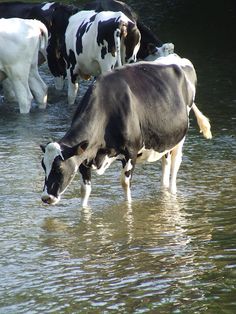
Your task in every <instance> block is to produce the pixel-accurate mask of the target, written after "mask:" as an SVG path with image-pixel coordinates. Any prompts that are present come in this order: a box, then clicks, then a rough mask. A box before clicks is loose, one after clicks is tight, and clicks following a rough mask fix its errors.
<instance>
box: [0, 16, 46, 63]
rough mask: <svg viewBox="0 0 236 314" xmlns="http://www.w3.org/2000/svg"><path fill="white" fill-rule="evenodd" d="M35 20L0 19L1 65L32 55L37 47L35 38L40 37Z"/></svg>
mask: <svg viewBox="0 0 236 314" xmlns="http://www.w3.org/2000/svg"><path fill="white" fill-rule="evenodd" d="M39 23H40V22H39V21H36V20H24V19H19V18H11V19H0V41H1V42H4V46H1V48H0V51H1V58H0V59H1V63H2V64H4V63H9V62H10V63H14V62H18V60H20V59H21V57H22V56H23V58H24V60H25V61H26V60H27V56H31V55H32V53H34V51H35V48H36V47H37V46H38V40H35V38H36V37H38V36H39V35H40V28H39V27H38V24H39Z"/></svg>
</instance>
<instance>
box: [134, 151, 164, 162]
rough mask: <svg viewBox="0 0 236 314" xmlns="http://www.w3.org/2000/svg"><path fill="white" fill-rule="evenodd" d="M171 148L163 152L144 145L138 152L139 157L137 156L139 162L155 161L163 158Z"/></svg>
mask: <svg viewBox="0 0 236 314" xmlns="http://www.w3.org/2000/svg"><path fill="white" fill-rule="evenodd" d="M168 151H169V150H166V151H164V152H162V153H158V152H156V151H155V150H153V149H146V148H145V147H143V148H142V149H141V150H140V151H139V152H138V155H139V156H138V157H137V163H139V162H144V161H147V162H154V161H157V160H159V159H161V157H162V156H164V155H165V154H166V153H167V152H168Z"/></svg>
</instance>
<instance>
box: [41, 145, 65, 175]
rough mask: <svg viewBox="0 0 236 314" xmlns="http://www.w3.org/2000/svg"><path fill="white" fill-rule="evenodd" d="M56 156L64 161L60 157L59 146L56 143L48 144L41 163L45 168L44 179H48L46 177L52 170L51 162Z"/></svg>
mask: <svg viewBox="0 0 236 314" xmlns="http://www.w3.org/2000/svg"><path fill="white" fill-rule="evenodd" d="M57 156H61V158H62V159H64V158H63V156H62V151H61V147H60V145H59V144H58V143H56V142H54V143H49V144H48V145H47V146H46V149H45V154H44V157H43V162H44V165H45V168H46V178H48V176H49V174H50V172H51V170H52V164H53V161H54V160H55V158H56V157H57Z"/></svg>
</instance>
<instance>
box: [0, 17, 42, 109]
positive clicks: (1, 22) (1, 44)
mask: <svg viewBox="0 0 236 314" xmlns="http://www.w3.org/2000/svg"><path fill="white" fill-rule="evenodd" d="M47 43H48V31H47V28H46V27H45V25H44V24H43V23H42V22H40V21H38V20H24V19H20V18H10V19H0V82H1V81H3V80H4V79H6V78H7V79H8V81H9V82H8V83H9V84H10V86H12V88H13V91H14V94H15V97H16V100H17V102H18V103H19V107H20V113H28V112H29V111H30V108H31V101H32V99H33V98H35V100H36V102H37V103H38V105H39V108H43V109H44V108H45V107H46V104H47V86H46V84H45V83H44V82H43V80H42V79H41V77H40V75H39V72H38V52H39V51H40V52H41V53H42V54H43V55H44V56H45V57H46V48H47ZM9 84H8V86H9Z"/></svg>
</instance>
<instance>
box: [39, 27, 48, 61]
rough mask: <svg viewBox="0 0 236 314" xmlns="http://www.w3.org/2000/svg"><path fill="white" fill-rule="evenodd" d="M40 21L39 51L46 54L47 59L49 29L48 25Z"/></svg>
mask: <svg viewBox="0 0 236 314" xmlns="http://www.w3.org/2000/svg"><path fill="white" fill-rule="evenodd" d="M39 23H40V24H39V28H40V36H39V51H40V52H41V53H42V55H43V56H44V58H45V60H47V46H48V30H47V27H46V26H45V25H44V24H43V23H42V22H39Z"/></svg>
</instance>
